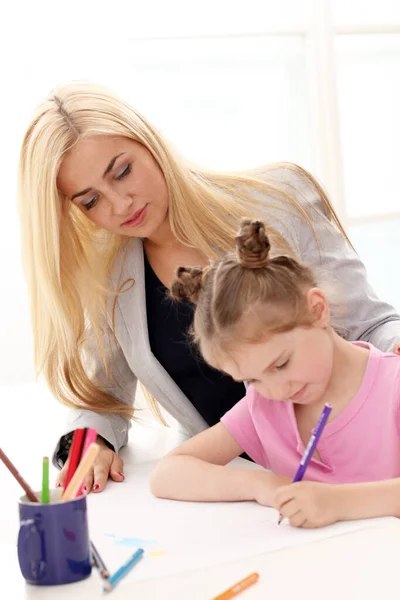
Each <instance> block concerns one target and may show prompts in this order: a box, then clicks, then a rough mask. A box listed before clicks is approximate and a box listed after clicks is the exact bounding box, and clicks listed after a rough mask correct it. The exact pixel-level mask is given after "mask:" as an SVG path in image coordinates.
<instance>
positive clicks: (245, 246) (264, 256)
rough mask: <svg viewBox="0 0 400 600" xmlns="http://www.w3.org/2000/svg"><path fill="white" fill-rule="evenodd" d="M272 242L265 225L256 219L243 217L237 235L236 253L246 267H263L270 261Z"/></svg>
mask: <svg viewBox="0 0 400 600" xmlns="http://www.w3.org/2000/svg"><path fill="white" fill-rule="evenodd" d="M270 249H271V244H270V243H269V239H268V236H267V233H266V231H265V225H264V223H263V222H262V221H256V220H255V219H242V222H241V225H240V230H239V233H238V234H237V236H236V253H237V257H238V261H239V263H240V264H241V265H242V267H244V268H245V269H262V268H263V267H265V266H266V265H267V264H268V263H269V260H270V259H269V251H270Z"/></svg>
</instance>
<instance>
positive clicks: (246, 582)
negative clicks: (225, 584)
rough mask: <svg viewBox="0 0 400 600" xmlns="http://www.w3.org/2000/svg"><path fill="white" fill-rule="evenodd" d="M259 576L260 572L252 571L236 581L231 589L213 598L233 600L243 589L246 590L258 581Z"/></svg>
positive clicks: (216, 599)
mask: <svg viewBox="0 0 400 600" xmlns="http://www.w3.org/2000/svg"><path fill="white" fill-rule="evenodd" d="M259 577H260V576H259V574H258V573H251V574H250V575H248V576H247V577H245V578H244V579H242V580H241V581H238V582H237V583H235V585H233V586H232V587H230V588H229V590H226V591H225V592H222V594H220V595H219V596H215V598H213V600H231V598H234V597H235V596H237V595H238V594H240V592H243V590H246V589H247V588H248V587H250V586H251V585H253V584H254V583H256V582H257V581H258V579H259Z"/></svg>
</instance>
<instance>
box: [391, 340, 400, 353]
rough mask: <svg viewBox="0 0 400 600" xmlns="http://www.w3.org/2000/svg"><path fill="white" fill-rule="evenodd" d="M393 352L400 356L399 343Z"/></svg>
mask: <svg viewBox="0 0 400 600" xmlns="http://www.w3.org/2000/svg"><path fill="white" fill-rule="evenodd" d="M392 352H394V354H400V344H399V343H397V344H395V345H394V346H393V349H392Z"/></svg>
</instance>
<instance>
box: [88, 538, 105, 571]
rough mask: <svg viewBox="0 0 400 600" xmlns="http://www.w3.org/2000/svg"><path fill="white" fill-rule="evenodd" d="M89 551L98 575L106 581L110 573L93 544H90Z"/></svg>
mask: <svg viewBox="0 0 400 600" xmlns="http://www.w3.org/2000/svg"><path fill="white" fill-rule="evenodd" d="M90 549H91V551H92V557H93V562H94V566H95V567H96V569H98V570H99V571H100V575H101V576H102V578H103V579H108V578H109V577H110V572H109V570H108V569H107V567H106V565H105V564H104V562H103V559H102V558H101V556H100V554H99V553H98V551H97V549H96V546H95V545H94V544H93V542H90Z"/></svg>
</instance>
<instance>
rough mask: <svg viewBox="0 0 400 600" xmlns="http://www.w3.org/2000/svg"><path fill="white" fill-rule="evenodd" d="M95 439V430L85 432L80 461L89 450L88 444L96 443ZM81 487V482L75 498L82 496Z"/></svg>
mask: <svg viewBox="0 0 400 600" xmlns="http://www.w3.org/2000/svg"><path fill="white" fill-rule="evenodd" d="M96 438H97V431H96V430H95V429H88V430H87V432H86V436H85V441H84V443H83V450H82V454H81V460H82V458H83V457H84V456H85V454H86V452H87V449H88V448H89V446H90V444H94V442H95V441H96ZM83 485H84V482H83V481H82V485H81V487H80V488H79V490H78V493H77V494H76V495H77V496H81V495H82V491H83Z"/></svg>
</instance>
